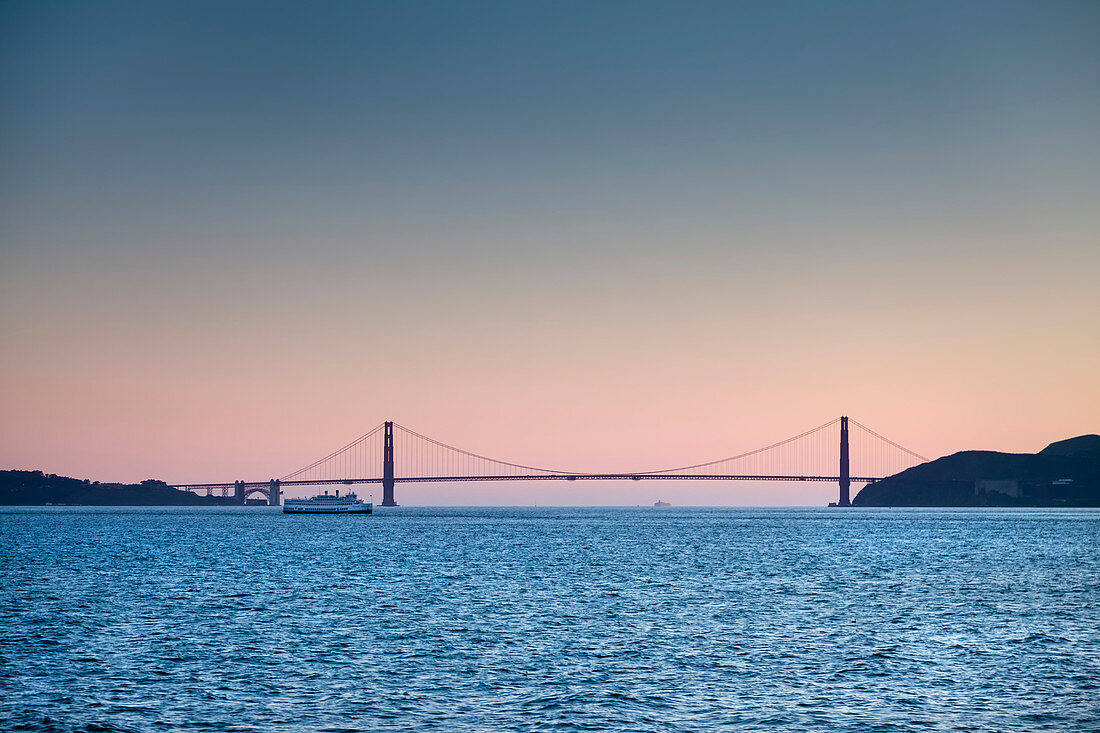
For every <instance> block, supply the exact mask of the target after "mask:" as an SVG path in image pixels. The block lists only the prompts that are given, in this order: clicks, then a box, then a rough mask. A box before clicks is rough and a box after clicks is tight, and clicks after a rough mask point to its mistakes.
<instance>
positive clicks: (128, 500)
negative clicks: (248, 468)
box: [0, 471, 234, 506]
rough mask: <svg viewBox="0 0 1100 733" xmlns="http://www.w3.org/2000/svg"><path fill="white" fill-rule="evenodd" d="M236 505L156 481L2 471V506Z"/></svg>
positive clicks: (217, 497) (229, 499)
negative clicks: (113, 481) (114, 480)
mask: <svg viewBox="0 0 1100 733" xmlns="http://www.w3.org/2000/svg"><path fill="white" fill-rule="evenodd" d="M233 503H234V501H233V497H226V498H223V497H220V496H199V495H198V494H193V493H191V492H190V491H180V490H179V489H173V488H172V487H171V486H169V485H168V484H166V483H164V482H163V481H154V480H152V479H150V480H148V481H142V482H141V483H140V484H101V483H99V482H98V481H96V482H89V481H86V480H84V481H82V480H80V479H75V478H69V477H67V476H56V475H54V474H52V473H46V474H44V473H42V472H41V471H0V505H7V506H13V505H27V506H42V505H45V504H76V505H89V506H212V505H217V504H233Z"/></svg>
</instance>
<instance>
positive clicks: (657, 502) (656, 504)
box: [653, 499, 672, 507]
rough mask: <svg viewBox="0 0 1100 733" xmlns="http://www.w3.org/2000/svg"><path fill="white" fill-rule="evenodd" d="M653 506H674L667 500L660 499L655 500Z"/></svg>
mask: <svg viewBox="0 0 1100 733" xmlns="http://www.w3.org/2000/svg"><path fill="white" fill-rule="evenodd" d="M653 506H655V507H663V506H672V505H671V504H669V503H668V502H667V501H661V500H660V499H658V500H657V501H655V502H653Z"/></svg>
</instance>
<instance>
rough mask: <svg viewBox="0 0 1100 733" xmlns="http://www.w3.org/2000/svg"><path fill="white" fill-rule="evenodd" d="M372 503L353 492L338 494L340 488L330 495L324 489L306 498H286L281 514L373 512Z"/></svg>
mask: <svg viewBox="0 0 1100 733" xmlns="http://www.w3.org/2000/svg"><path fill="white" fill-rule="evenodd" d="M373 513H374V504H373V503H371V502H369V501H363V500H362V499H360V498H358V497H357V496H356V495H355V494H354V493H352V492H348V493H347V494H344V495H343V496H340V490H339V489H337V490H336V495H335V496H331V495H329V493H328V492H327V491H326V492H325V493H323V494H318V495H317V496H311V497H310V498H308V499H287V500H286V501H285V502H284V503H283V514H373Z"/></svg>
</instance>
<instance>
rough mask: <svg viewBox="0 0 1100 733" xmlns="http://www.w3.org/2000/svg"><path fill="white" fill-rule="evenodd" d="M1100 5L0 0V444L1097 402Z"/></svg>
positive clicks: (971, 444)
mask: <svg viewBox="0 0 1100 733" xmlns="http://www.w3.org/2000/svg"><path fill="white" fill-rule="evenodd" d="M1097 38H1100V4H1098V3H1096V2H1092V1H1091V0H1083V1H1081V2H1057V1H1051V2H1013V1H1011V0H998V1H997V2H981V1H973V2H967V3H958V2H935V1H930V2H921V3H900V2H897V3H895V2H887V3H883V2H837V3H820V2H815V3H809V2H782V1H781V2H766V3H765V2H758V3H748V2H714V3H711V2H630V3H626V2H610V1H609V2H523V3H515V2H498V3H485V2H431V3H424V2H370V3H358V2H326V3H306V2H255V3H250V2H233V3H224V2H202V1H198V2H158V1H155V0H154V1H151V2H149V1H142V2H131V3H118V2H73V3H66V2H48V1H47V2H20V1H18V0H15V1H9V2H6V3H4V4H3V5H2V6H0V344H2V350H0V467H3V468H34V469H43V470H45V471H47V472H53V473H59V474H63V475H72V476H77V477H87V478H91V479H94V480H101V481H135V480H142V479H146V478H159V479H163V480H166V481H169V482H170V483H175V482H198V481H223V480H234V479H237V478H242V479H248V480H262V479H266V478H269V477H271V476H278V475H282V474H284V473H288V472H289V471H291V470H293V469H295V468H297V467H299V466H302V465H305V464H307V463H309V462H310V461H311V460H313V459H314V458H318V457H320V456H322V455H324V454H326V453H328V452H329V451H331V450H333V449H334V448H336V447H338V446H340V445H343V444H345V443H347V442H348V441H349V440H351V439H353V438H354V437H355V436H357V435H360V434H362V433H364V432H366V431H367V430H369V429H370V428H372V427H374V426H375V425H377V424H378V423H379V422H381V421H383V420H387V419H390V420H396V421H398V422H400V423H401V424H403V425H406V426H408V427H410V428H412V429H414V430H417V431H418V432H420V433H424V434H426V435H430V436H432V437H434V438H438V439H440V440H443V441H445V442H447V443H451V444H454V445H458V446H461V447H463V448H467V449H469V450H473V451H475V452H478V453H482V454H486V455H490V456H493V457H498V458H502V459H505V460H511V461H516V462H519V463H525V464H530V465H550V466H557V465H566V466H569V467H570V470H592V471H636V470H653V469H660V468H665V467H668V466H674V465H683V464H686V463H696V462H700V461H705V460H708V459H712V458H718V457H722V456H726V455H731V454H734V453H739V452H742V451H745V450H749V449H752V448H756V447H760V446H762V445H766V444H769V443H772V442H775V441H776V440H781V439H783V438H786V437H789V436H791V435H795V434H797V433H800V432H802V431H803V430H806V429H809V428H812V427H814V426H816V425H820V424H822V423H825V422H828V421H829V420H832V419H833V418H834V417H836V416H838V415H841V414H846V415H851V416H853V417H854V418H856V419H858V420H859V421H860V422H861V423H863V424H865V425H868V426H870V427H872V428H874V429H875V430H877V431H878V432H880V433H883V434H885V435H886V436H888V437H890V438H891V439H893V440H895V441H897V442H899V443H901V444H902V445H905V446H906V447H908V448H911V449H912V450H914V451H917V452H918V453H920V454H922V455H925V456H932V457H934V456H939V455H945V454H949V453H953V452H955V451H959V450H966V449H992V450H1004V451H1017V452H1025V451H1026V452H1032V451H1035V450H1038V449H1040V448H1042V447H1043V446H1045V445H1046V444H1047V443H1049V442H1051V441H1054V440H1059V439H1062V438H1066V437H1070V436H1073V435H1078V434H1082V433H1093V432H1100V380H1098V379H1097V375H1100V205H1098V204H1100V135H1098V134H1097V131H1098V130H1100V43H1097V40H1096V39H1097ZM573 467H575V469H574V468H573ZM704 484H706V485H704ZM401 492H402V496H399V501H402V500H404V503H418V504H528V503H535V502H538V503H540V504H555V503H557V504H636V503H650V502H652V501H653V500H654V499H655V498H658V497H657V496H656V493H663V494H667V496H663V497H661V498H669V497H671V498H672V499H673V501H675V502H676V503H680V504H713V505H789V504H812V505H820V504H821V503H824V501H827V500H831V499H835V497H834V496H833V493H834V492H835V487H829V486H827V485H822V484H789V485H761V484H714V485H712V484H711V482H695V483H694V485H692V484H683V485H679V486H669V487H667V488H666V487H664V486H661V487H659V488H657V487H654V486H653V485H645V484H641V485H639V484H636V483H633V482H627V483H626V484H625V485H623V484H618V485H613V484H589V485H584V486H582V485H580V484H572V483H571V484H569V485H558V482H553V483H551V484H547V483H544V482H535V483H534V484H491V485H477V484H469V485H464V486H457V487H456V486H428V485H423V486H416V487H411V486H405V487H402V488H401Z"/></svg>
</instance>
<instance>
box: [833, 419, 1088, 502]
mask: <svg viewBox="0 0 1100 733" xmlns="http://www.w3.org/2000/svg"><path fill="white" fill-rule="evenodd" d="M852 503H853V504H855V505H856V506H1082V507H1085V506H1100V435H1082V436H1079V437H1076V438H1070V439H1069V440H1062V441H1059V442H1057V443H1051V444H1050V445H1049V446H1047V447H1046V448H1044V449H1043V450H1042V451H1040V452H1038V453H997V452H995V451H963V452H961V453H955V454H954V455H950V456H944V457H943V458H938V459H936V460H934V461H929V462H928V463H922V464H921V465H919V466H914V467H913V468H910V469H907V470H905V471H902V472H901V473H898V474H895V475H893V476H890V477H889V478H885V479H883V480H882V481H878V482H875V483H871V484H868V485H867V486H865V487H864V488H863V490H862V491H860V492H859V494H857V495H856V498H855V499H854V500H853V501H852Z"/></svg>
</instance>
